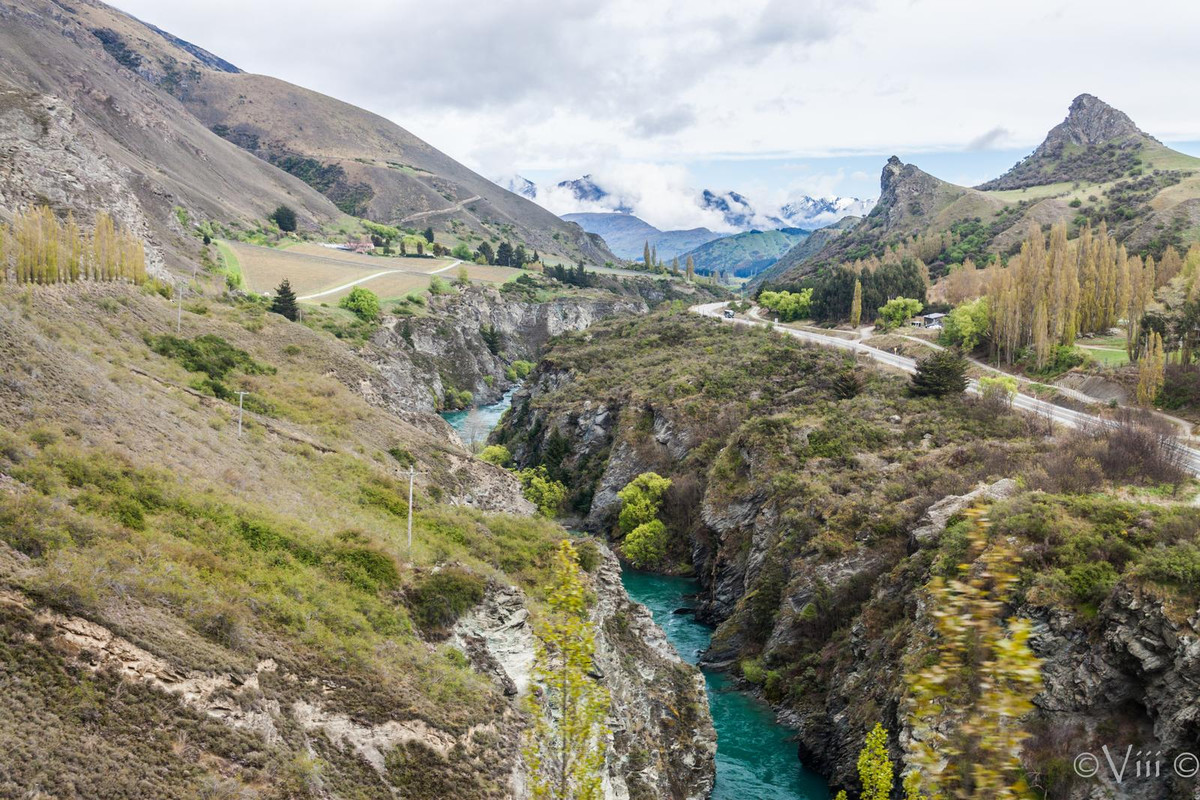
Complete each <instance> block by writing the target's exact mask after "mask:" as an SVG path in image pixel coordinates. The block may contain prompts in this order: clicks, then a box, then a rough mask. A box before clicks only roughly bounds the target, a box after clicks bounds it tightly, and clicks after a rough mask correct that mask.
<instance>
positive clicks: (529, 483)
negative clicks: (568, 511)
mask: <svg viewBox="0 0 1200 800" xmlns="http://www.w3.org/2000/svg"><path fill="white" fill-rule="evenodd" d="M517 478H518V479H519V480H520V481H521V492H522V494H524V495H525V499H526V500H528V501H529V502H531V503H533V504H534V505H535V506H537V507H538V511H539V512H540V513H541V514H542V516H545V517H553V516H554V515H555V514H557V513H558V510H559V509H560V508H562V504H563V501H564V500H566V499H567V487H566V486H564V485H563V484H562V483H561V482H559V481H556V480H554V479H553V478H551V477H550V473H549V472H548V471H547V470H546V467H545V466H538V467H531V468H528V469H523V470H521V471H520V472H518V473H517Z"/></svg>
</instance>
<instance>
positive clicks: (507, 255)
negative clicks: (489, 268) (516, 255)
mask: <svg viewBox="0 0 1200 800" xmlns="http://www.w3.org/2000/svg"><path fill="white" fill-rule="evenodd" d="M512 260H513V247H512V245H511V244H509V243H508V242H501V243H500V246H499V247H497V248H496V263H497V264H498V265H500V266H501V267H508V266H512Z"/></svg>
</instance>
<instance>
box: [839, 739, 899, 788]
mask: <svg viewBox="0 0 1200 800" xmlns="http://www.w3.org/2000/svg"><path fill="white" fill-rule="evenodd" d="M894 773H895V768H894V767H893V766H892V759H891V758H889V757H888V751H887V729H886V728H884V727H883V725H882V724H881V723H878V722H876V723H875V727H874V728H872V729H871V730H870V731H869V732H868V733H867V740H866V742H865V743H864V744H863V749H862V750H860V751H859V753H858V781H859V783H861V784H862V788H863V793H862V797H861V799H860V800H888V798H889V797H891V795H892V780H893V775H894ZM834 800H849V798H848V797H847V795H846V792H845V791H844V790H843V791H840V792H838V793H837V797H835V798H834Z"/></svg>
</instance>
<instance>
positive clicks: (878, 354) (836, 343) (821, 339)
mask: <svg viewBox="0 0 1200 800" xmlns="http://www.w3.org/2000/svg"><path fill="white" fill-rule="evenodd" d="M727 305H728V303H727V302H722V303H705V304H703V305H697V306H692V307H691V308H690V309H688V310H689V311H691V312H692V313H694V314H700V315H701V316H705V317H712V318H713V319H719V320H722V321H723V322H730V323H733V324H735V325H770V324H771V323H770V322H767V321H766V320H763V319H762V318H760V317H758V316H757V314H756V313H754V312H752V313H751V316H753V317H755V318H754V319H745V318H742V317H734V318H733V319H726V318H725V317H723V316H722V314H721V312H722V311H723V310H724V308H725V306H727ZM755 310H757V309H755ZM775 330H777V331H781V332H783V333H786V334H788V335H789V336H794V337H796V338H797V339H800V340H801V341H805V342H811V343H812V344H818V345H822V346H824V347H835V348H838V349H840V350H848V351H850V352H852V353H855V354H856V355H862V356H866V357H867V358H870V359H872V360H874V361H876V362H878V363H880V364H883V365H885V366H888V367H892V368H893V369H898V370H900V371H902V372H905V373H908V374H909V375H911V374H913V373H914V372H916V371H917V362H916V360H915V359H912V358H908V357H907V356H900V355H896V354H895V353H888V352H885V351H883V350H878V349H876V348H874V347H870V346H868V345H865V344H863V343H862V342H861V341H856V340H854V339H842V338H840V337H837V336H825V335H822V334H819V333H812V332H810V331H802V330H797V329H796V328H788V327H783V326H776V327H775ZM967 391H969V392H971V393H973V394H977V393H978V392H979V384H978V382H977V381H975V380H974V379H972V380H971V381H970V382H969V383H968V385H967ZM1013 407H1014V408H1016V409H1019V410H1021V411H1025V412H1027V413H1030V414H1037V415H1038V416H1040V417H1043V418H1046V419H1050V420H1052V421H1053V422H1057V423H1059V424H1060V425H1066V426H1067V427H1070V428H1089V427H1092V426H1096V425H1103V426H1109V425H1116V424H1117V423H1115V422H1114V421H1113V420H1109V419H1104V418H1103V417H1097V416H1095V415H1092V414H1086V413H1084V412H1082V411H1074V410H1072V409H1069V408H1063V407H1062V406H1057V405H1055V404H1054V403H1048V402H1046V401H1045V400H1039V399H1038V398H1036V397H1033V396H1032V395H1028V394H1022V393H1020V392H1018V393H1017V395H1016V397H1014V398H1013ZM1171 447H1172V448H1173V449H1174V450H1175V452H1176V453H1177V454H1178V455H1179V463H1180V465H1181V466H1182V467H1183V468H1184V469H1186V470H1187V471H1188V472H1190V473H1191V474H1192V475H1195V476H1198V477H1200V450H1196V449H1194V448H1191V447H1188V446H1187V445H1185V444H1183V443H1182V442H1180V441H1178V440H1177V439H1172V445H1171Z"/></svg>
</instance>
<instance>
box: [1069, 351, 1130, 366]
mask: <svg viewBox="0 0 1200 800" xmlns="http://www.w3.org/2000/svg"><path fill="white" fill-rule="evenodd" d="M1079 349H1080V350H1082V351H1083V352H1085V353H1087V355H1088V357H1089V358H1091V359H1092V360H1093V361H1095V362H1097V363H1098V364H1101V365H1103V366H1105V367H1123V366H1125V365H1126V364H1128V363H1129V354H1128V353H1126V352H1125V350H1124V349H1121V350H1110V349H1107V348H1099V347H1081V348H1079Z"/></svg>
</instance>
